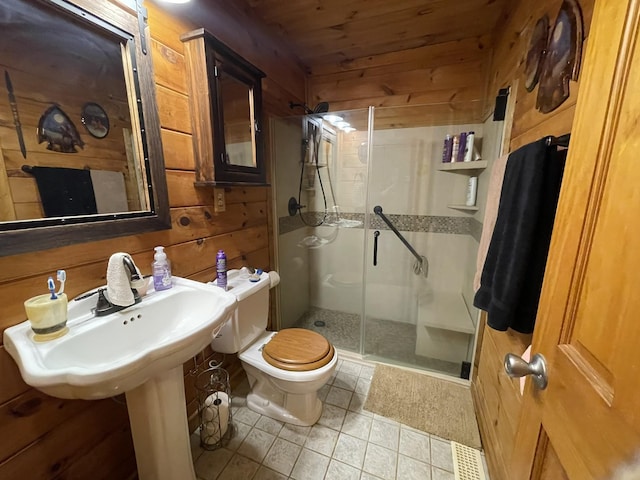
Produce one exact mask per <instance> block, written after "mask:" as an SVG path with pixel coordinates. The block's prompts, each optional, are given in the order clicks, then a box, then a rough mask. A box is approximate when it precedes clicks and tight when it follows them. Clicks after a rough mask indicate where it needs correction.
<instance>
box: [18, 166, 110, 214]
mask: <svg viewBox="0 0 640 480" xmlns="http://www.w3.org/2000/svg"><path fill="white" fill-rule="evenodd" d="M23 170H25V171H28V172H29V173H31V174H32V175H33V176H34V177H35V179H36V183H37V185H38V191H39V192H40V200H41V201H42V208H43V210H44V214H45V217H66V216H70V215H91V214H94V213H98V208H97V207H96V197H95V195H94V193H93V183H92V182H91V172H90V171H89V170H81V169H77V168H59V167H31V168H26V169H25V168H23Z"/></svg>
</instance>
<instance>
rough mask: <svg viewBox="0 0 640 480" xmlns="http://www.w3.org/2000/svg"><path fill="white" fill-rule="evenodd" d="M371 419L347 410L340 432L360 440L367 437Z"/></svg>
mask: <svg viewBox="0 0 640 480" xmlns="http://www.w3.org/2000/svg"><path fill="white" fill-rule="evenodd" d="M372 421H373V419H372V418H371V417H367V416H365V415H360V414H359V413H355V412H347V415H346V416H345V418H344V422H343V423H342V432H344V433H346V434H348V435H352V436H354V437H356V438H360V439H362V440H365V441H366V440H368V439H369V432H370V431H371V422H372Z"/></svg>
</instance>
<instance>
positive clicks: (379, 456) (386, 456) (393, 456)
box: [362, 443, 398, 480]
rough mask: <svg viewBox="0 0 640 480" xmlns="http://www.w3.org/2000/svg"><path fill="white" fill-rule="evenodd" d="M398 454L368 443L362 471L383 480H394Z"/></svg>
mask: <svg viewBox="0 0 640 480" xmlns="http://www.w3.org/2000/svg"><path fill="white" fill-rule="evenodd" d="M397 464H398V453H397V452H396V451H394V450H389V449H388V448H384V447H380V446H378V445H374V444H373V443H370V444H369V445H368V446H367V453H366V455H365V457H364V466H363V467H362V470H364V471H365V472H367V473H371V474H372V475H378V476H379V477H381V478H383V479H384V480H395V478H396V466H397Z"/></svg>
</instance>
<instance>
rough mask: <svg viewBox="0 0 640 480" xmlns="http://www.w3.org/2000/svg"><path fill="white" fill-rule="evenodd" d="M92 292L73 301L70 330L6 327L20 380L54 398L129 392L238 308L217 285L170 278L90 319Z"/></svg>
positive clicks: (178, 361) (183, 356)
mask: <svg viewBox="0 0 640 480" xmlns="http://www.w3.org/2000/svg"><path fill="white" fill-rule="evenodd" d="M96 300H97V297H96V296H95V295H94V296H91V297H88V298H86V299H83V300H80V301H74V302H70V307H69V312H68V322H67V326H68V327H69V333H67V334H66V335H65V336H63V337H61V338H58V339H56V340H52V341H49V342H34V341H33V332H32V331H31V328H30V325H29V322H23V323H21V324H19V325H16V326H14V327H10V328H8V329H6V330H5V331H4V345H5V347H6V349H7V351H8V352H9V353H10V354H11V356H12V357H13V358H14V360H15V361H16V363H17V364H18V366H19V368H20V372H21V373H22V376H23V378H24V380H25V382H26V383H27V384H29V385H31V386H33V387H35V388H37V389H39V390H41V391H43V392H44V393H47V394H49V395H52V396H55V397H59V398H82V399H99V398H105V397H111V396H115V395H118V394H121V393H124V392H127V391H129V390H132V389H134V388H136V387H138V386H139V385H141V384H143V383H144V382H146V381H147V380H148V379H149V378H151V377H153V376H154V375H156V374H157V373H160V372H164V371H166V370H167V369H170V368H173V367H176V366H179V365H182V364H183V363H184V362H186V361H187V360H188V359H190V358H191V357H193V356H194V355H195V354H196V353H197V352H199V351H201V350H202V349H203V348H204V347H205V346H207V345H208V344H209V343H210V342H211V340H212V338H213V337H214V336H215V333H216V330H217V329H218V328H219V327H221V326H222V325H223V324H224V323H225V322H226V321H227V320H228V319H229V316H230V315H231V313H232V312H233V310H234V309H235V304H236V299H235V296H234V295H231V294H230V293H227V292H225V291H224V290H222V289H221V288H218V287H214V286H212V285H207V284H204V283H200V282H195V281H192V280H187V279H183V278H178V277H174V286H173V288H171V289H169V290H163V291H160V292H155V291H153V290H151V291H150V293H148V294H147V295H146V296H145V297H144V298H143V300H142V302H141V303H138V304H136V305H133V306H131V307H128V308H126V309H124V310H121V311H119V312H115V313H112V314H110V315H106V316H104V317H95V316H94V315H93V313H92V311H91V309H92V308H93V307H94V306H95V303H96Z"/></svg>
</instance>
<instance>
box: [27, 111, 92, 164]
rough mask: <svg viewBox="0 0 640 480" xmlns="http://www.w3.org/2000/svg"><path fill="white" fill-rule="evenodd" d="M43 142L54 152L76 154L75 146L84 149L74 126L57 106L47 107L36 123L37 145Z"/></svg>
mask: <svg viewBox="0 0 640 480" xmlns="http://www.w3.org/2000/svg"><path fill="white" fill-rule="evenodd" d="M44 141H46V142H47V149H48V150H52V151H54V152H61V153H77V152H78V151H77V150H76V145H78V146H79V147H80V148H83V147H84V142H83V141H82V139H81V138H80V134H79V133H78V130H76V127H75V125H74V124H73V122H72V121H71V119H70V118H69V117H68V116H67V114H66V113H64V112H63V111H62V109H61V108H60V107H59V106H58V105H53V106H51V107H49V108H48V109H47V111H46V112H44V113H43V114H42V116H41V117H40V121H39V122H38V143H42V142H44Z"/></svg>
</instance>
